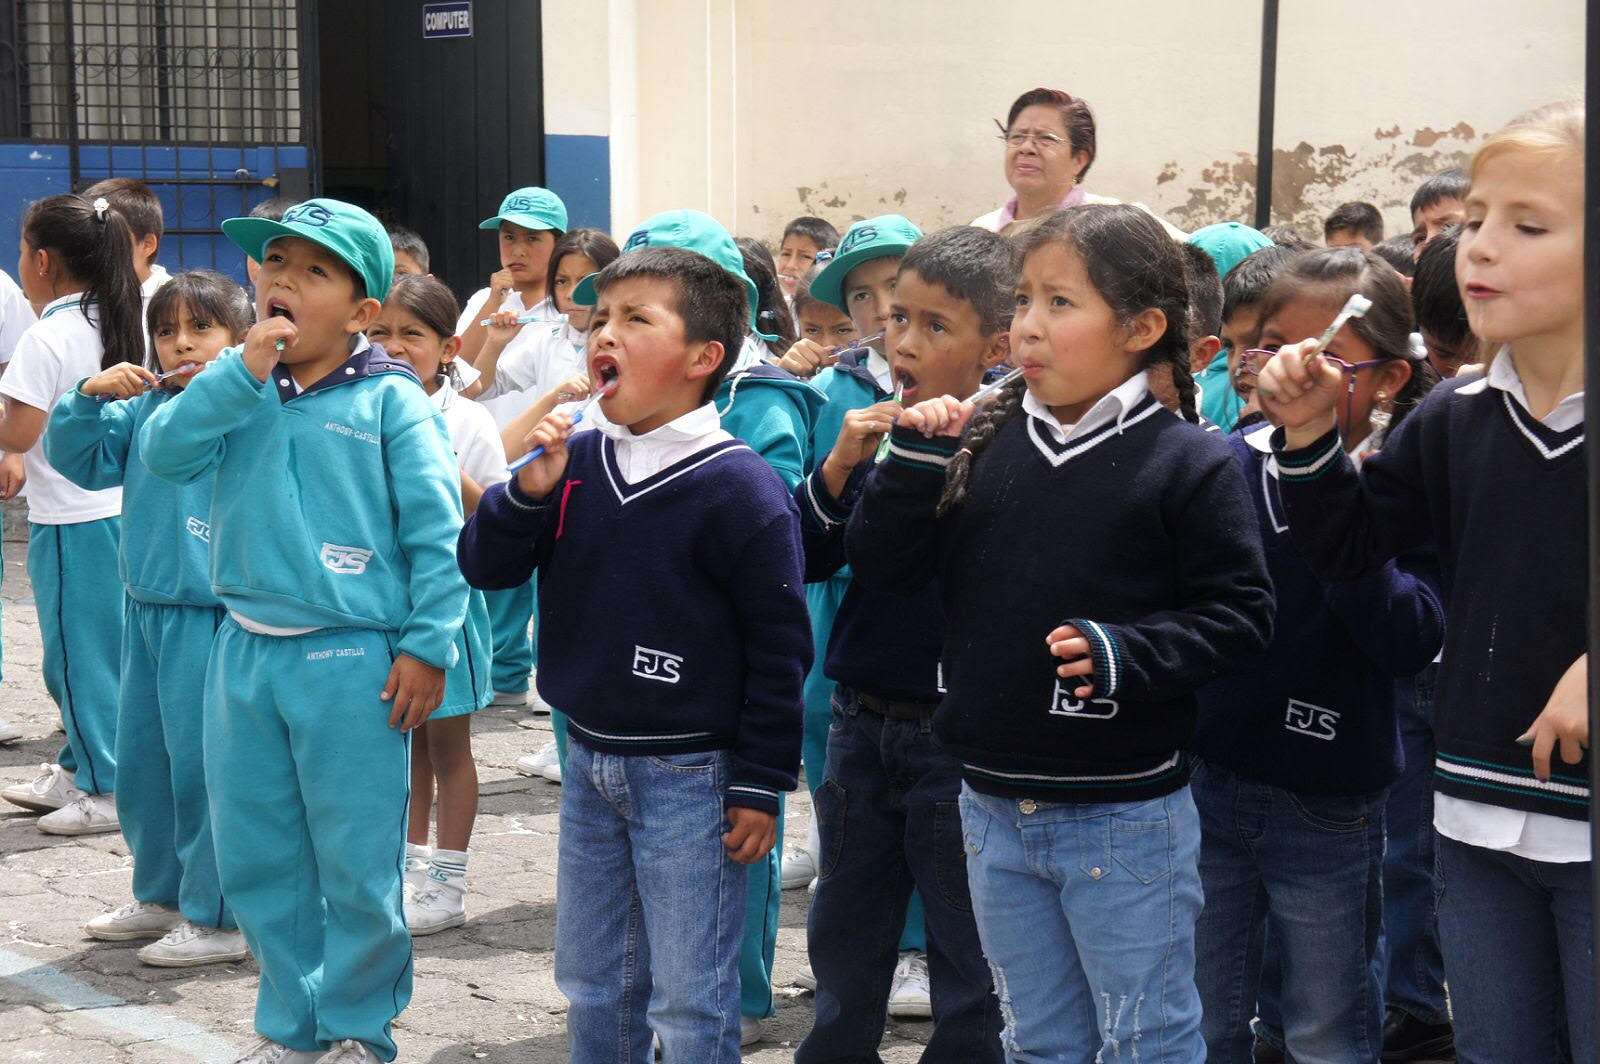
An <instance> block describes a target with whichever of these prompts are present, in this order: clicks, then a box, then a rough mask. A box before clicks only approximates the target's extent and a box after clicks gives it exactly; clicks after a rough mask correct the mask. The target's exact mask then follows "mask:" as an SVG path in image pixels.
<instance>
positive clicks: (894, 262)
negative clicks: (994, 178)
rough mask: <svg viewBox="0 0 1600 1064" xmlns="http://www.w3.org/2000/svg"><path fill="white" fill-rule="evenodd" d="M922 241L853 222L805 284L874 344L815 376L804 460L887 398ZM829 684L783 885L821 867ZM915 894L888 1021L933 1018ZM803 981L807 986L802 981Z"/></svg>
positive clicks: (839, 581) (817, 712)
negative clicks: (899, 284)
mask: <svg viewBox="0 0 1600 1064" xmlns="http://www.w3.org/2000/svg"><path fill="white" fill-rule="evenodd" d="M920 239H922V230H920V229H918V228H917V227H916V226H915V225H913V224H912V223H911V221H910V220H909V219H907V218H905V217H903V216H901V215H898V214H886V215H881V216H879V217H876V218H868V219H866V220H865V221H860V222H856V223H855V224H854V225H852V226H851V227H850V228H849V230H848V231H847V232H846V233H845V235H844V239H843V240H841V241H840V242H839V248H838V253H837V254H836V255H835V256H834V257H833V258H831V259H829V260H828V262H827V264H826V265H825V266H823V267H822V269H821V271H819V272H818V273H817V275H816V276H815V277H814V278H812V281H811V295H812V297H813V298H815V299H818V300H820V301H822V302H824V303H827V304H828V305H829V306H831V307H832V308H833V309H835V310H837V311H840V312H842V313H845V314H848V315H849V316H850V321H851V324H852V325H854V326H855V329H856V332H857V333H859V334H860V335H862V336H873V335H876V336H878V337H879V338H878V339H876V340H873V341H871V342H870V343H867V344H863V345H862V346H861V347H860V348H858V349H856V350H855V351H854V352H852V353H850V354H848V355H845V356H844V357H843V358H842V359H841V360H840V361H839V362H838V363H837V364H836V365H834V366H833V367H831V368H830V369H829V370H826V371H824V372H822V373H821V374H819V375H818V376H817V377H816V378H815V381H816V386H817V388H818V390H820V391H821V392H822V393H823V394H824V395H825V396H827V400H828V401H827V404H826V405H825V406H824V407H823V409H822V411H821V412H820V413H819V414H818V417H817V424H816V428H815V430H814V431H813V433H812V439H811V446H812V453H813V454H817V455H827V454H828V453H829V452H830V451H832V449H833V446H834V443H835V441H836V440H837V439H838V438H839V433H840V431H841V429H842V427H843V424H844V417H845V414H846V413H847V412H848V411H850V410H854V409H857V408H859V407H864V406H871V405H872V404H874V403H877V402H881V401H883V400H884V399H888V398H890V397H891V396H892V395H893V394H894V380H893V376H892V374H891V373H890V370H889V362H888V360H887V359H886V358H885V357H884V343H883V339H882V337H883V334H884V332H885V330H886V328H887V326H888V324H889V311H890V307H891V306H892V305H893V303H894V286H895V279H896V278H897V277H898V276H899V272H900V260H901V258H902V257H903V256H904V255H905V253H906V251H907V250H908V249H910V248H911V246H912V245H913V244H915V243H916V242H917V241H918V240H920ZM849 586H850V574H849V573H848V572H847V571H844V570H841V571H839V572H837V573H835V574H834V575H833V576H832V577H830V578H829V579H828V580H826V581H819V582H817V583H813V584H808V585H806V603H807V605H808V606H809V607H810V610H811V637H812V640H813V642H814V643H815V644H816V645H817V646H827V645H828V644H829V642H830V641H831V632H832V630H833V619H834V615H835V614H836V613H837V612H838V609H839V604H840V602H841V601H842V599H843V597H844V593H845V590H846V589H847V588H848V587H849ZM833 688H834V684H833V681H831V680H829V679H828V677H827V676H826V675H825V673H824V670H823V666H822V665H821V664H820V663H819V664H815V665H813V667H812V669H811V672H810V674H809V675H808V676H807V677H806V742H805V747H804V754H805V765H806V785H807V786H808V787H810V788H811V794H812V820H811V824H810V825H809V826H808V829H807V833H806V845H805V848H804V849H799V850H793V851H791V852H790V853H788V854H786V855H785V860H786V861H788V862H789V864H790V870H789V871H788V872H786V873H785V875H784V881H785V882H786V883H787V884H788V886H790V887H791V888H792V887H803V886H806V885H808V884H809V883H811V882H812V881H813V880H814V879H815V878H816V876H817V871H818V869H819V868H820V867H821V863H822V862H821V849H820V846H821V835H820V834H819V831H818V828H817V824H816V793H817V788H818V787H820V786H821V785H822V780H823V777H824V776H825V774H826V761H827V749H828V730H829V727H830V725H831V722H832V720H833ZM922 908H923V907H922V894H921V892H920V891H917V892H915V893H913V894H912V896H911V902H910V905H909V906H908V908H907V911H906V920H905V930H904V933H903V934H902V935H901V940H900V965H899V967H897V968H896V970H895V978H894V982H893V984H892V985H891V987H890V990H889V1006H888V1007H889V1015H891V1016H897V1017H906V1018H924V1017H928V1016H931V1015H932V1014H933V1002H932V999H931V997H930V996H929V994H930V991H929V986H928V960H927V935H926V932H925V930H924V926H923V918H922ZM802 979H803V980H804V981H805V982H810V979H809V978H808V977H805V976H803V977H802Z"/></svg>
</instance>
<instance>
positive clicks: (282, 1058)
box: [233, 1038, 322, 1064]
mask: <svg viewBox="0 0 1600 1064" xmlns="http://www.w3.org/2000/svg"><path fill="white" fill-rule="evenodd" d="M321 1059H322V1052H321V1050H318V1051H316V1052H308V1051H306V1050H304V1049H290V1048H289V1047H288V1046H286V1045H279V1044H278V1043H277V1042H274V1041H273V1040H272V1039H270V1038H263V1039H261V1040H260V1041H259V1042H257V1043H256V1044H255V1045H253V1046H251V1047H250V1048H249V1049H248V1050H247V1051H246V1052H245V1055H244V1056H242V1057H240V1058H239V1059H238V1060H235V1061H234V1062H233V1064H316V1062H317V1061H319V1060H321Z"/></svg>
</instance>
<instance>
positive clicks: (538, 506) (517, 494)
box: [506, 477, 550, 513]
mask: <svg viewBox="0 0 1600 1064" xmlns="http://www.w3.org/2000/svg"><path fill="white" fill-rule="evenodd" d="M506 502H508V503H510V504H511V505H512V506H515V507H516V508H517V509H519V510H525V511H527V512H528V513H533V512H535V511H538V510H543V509H544V508H545V507H546V506H549V505H550V500H549V498H544V499H530V498H528V497H527V496H526V495H524V494H523V493H522V486H521V485H520V484H518V483H517V478H516V477H512V478H511V479H510V480H508V481H506Z"/></svg>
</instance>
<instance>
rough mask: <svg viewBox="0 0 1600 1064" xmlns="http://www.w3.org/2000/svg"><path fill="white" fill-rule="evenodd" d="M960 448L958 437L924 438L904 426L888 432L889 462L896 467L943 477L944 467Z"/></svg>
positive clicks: (919, 433) (897, 426)
mask: <svg viewBox="0 0 1600 1064" xmlns="http://www.w3.org/2000/svg"><path fill="white" fill-rule="evenodd" d="M960 447H961V439H960V437H958V436H933V437H928V436H924V435H923V434H922V433H921V432H919V431H917V430H916V429H913V428H908V427H907V426H905V425H896V426H895V427H894V428H893V429H891V430H890V432H889V461H891V462H893V463H895V464H896V465H901V466H906V467H909V468H911V469H919V470H922V471H924V472H928V473H937V474H938V475H939V476H944V469H945V466H947V465H949V464H950V459H952V458H954V457H955V454H956V451H957V450H959V449H960Z"/></svg>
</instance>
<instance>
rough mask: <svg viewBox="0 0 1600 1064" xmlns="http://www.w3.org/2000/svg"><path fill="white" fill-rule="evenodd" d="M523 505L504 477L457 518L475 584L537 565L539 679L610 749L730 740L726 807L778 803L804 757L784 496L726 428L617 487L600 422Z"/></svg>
mask: <svg viewBox="0 0 1600 1064" xmlns="http://www.w3.org/2000/svg"><path fill="white" fill-rule="evenodd" d="M568 446H569V454H570V458H569V461H568V463H567V469H566V473H565V474H564V476H563V477H562V480H561V482H560V483H559V484H557V485H556V486H555V488H554V490H553V491H551V493H550V495H549V497H548V498H546V499H545V500H543V501H539V502H534V501H532V500H530V499H528V498H527V497H526V496H524V495H523V494H522V492H521V491H520V490H519V489H518V488H517V486H516V484H517V482H516V481H515V480H512V481H510V482H509V483H508V484H506V485H496V486H495V487H492V488H490V489H489V490H488V491H487V492H485V493H484V496H483V500H482V501H481V502H480V503H479V504H478V511H477V513H476V514H474V515H473V516H472V517H471V518H469V519H468V520H467V523H466V525H465V526H464V527H463V528H462V530H461V540H460V544H459V551H458V556H459V559H460V564H461V571H462V573H464V574H465V575H466V578H467V582H468V583H470V584H471V585H472V586H473V587H480V588H484V589H486V590H488V589H496V588H511V587H516V586H518V585H519V584H521V583H523V582H524V581H525V580H527V579H528V576H529V574H530V573H532V572H533V571H534V570H535V569H536V568H537V570H538V573H539V626H538V633H539V662H540V664H539V690H540V692H541V693H542V694H543V695H544V696H545V697H547V698H548V699H549V700H550V701H551V702H552V703H554V704H555V705H558V706H560V707H561V708H562V710H563V711H564V712H565V713H566V714H567V715H568V717H569V718H570V727H571V734H572V735H573V737H575V738H577V739H578V740H580V741H582V742H583V743H585V744H586V745H588V746H591V747H593V748H595V749H597V750H604V751H607V752H611V753H621V754H641V755H642V754H659V753H668V754H678V753H690V752H693V751H697V750H717V749H728V750H731V751H732V771H731V783H730V785H729V787H728V796H727V804H728V805H740V806H749V807H751V808H755V809H761V810H765V811H767V812H772V813H776V811H777V808H778V792H780V791H785V790H793V789H794V787H795V783H796V778H797V776H798V773H799V767H800V728H801V683H802V681H803V680H804V677H805V673H806V670H807V669H808V668H809V667H810V665H811V628H810V624H809V622H808V620H807V617H806V604H805V595H804V592H803V590H802V578H801V569H802V559H801V547H800V532H799V526H798V522H797V519H796V518H797V515H796V513H795V507H794V501H793V500H792V499H791V498H790V497H789V494H788V492H787V491H785V490H784V486H783V482H782V481H781V480H779V479H778V475H777V474H776V473H774V472H773V471H772V469H771V467H769V466H768V465H767V464H766V462H764V461H762V460H761V458H759V457H758V456H757V455H756V454H755V452H753V451H751V450H750V448H749V447H747V446H746V445H745V444H743V443H741V442H739V441H738V440H729V441H726V442H724V443H719V444H713V445H712V446H710V447H707V448H706V449H704V450H702V451H699V452H697V453H695V454H693V455H690V456H689V457H688V458H685V459H683V460H682V461H679V462H676V463H674V464H673V465H670V466H667V467H666V468H665V469H662V470H661V471H660V472H659V473H656V474H655V475H654V476H650V477H646V478H645V479H644V480H641V481H639V482H638V483H636V484H629V483H627V481H625V480H624V479H623V477H622V474H621V472H620V471H619V470H618V468H617V464H616V458H615V452H614V448H615V444H614V443H613V442H612V441H611V440H610V439H609V438H608V437H606V436H605V435H604V434H603V433H599V432H585V433H580V434H578V435H577V436H574V437H573V438H572V439H571V441H570V442H569V445H568Z"/></svg>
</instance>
